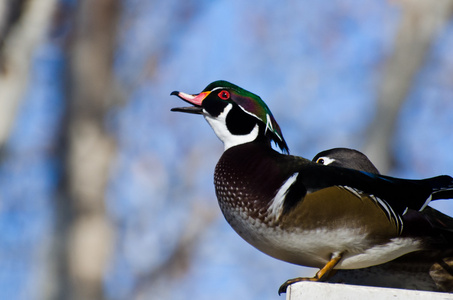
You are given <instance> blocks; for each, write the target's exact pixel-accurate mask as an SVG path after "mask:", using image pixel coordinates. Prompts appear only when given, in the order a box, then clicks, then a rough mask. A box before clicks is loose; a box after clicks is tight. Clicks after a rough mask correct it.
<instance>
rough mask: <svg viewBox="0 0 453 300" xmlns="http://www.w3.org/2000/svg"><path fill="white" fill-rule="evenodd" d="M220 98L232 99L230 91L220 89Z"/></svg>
mask: <svg viewBox="0 0 453 300" xmlns="http://www.w3.org/2000/svg"><path fill="white" fill-rule="evenodd" d="M219 98H220V99H222V100H228V99H230V92H228V91H225V90H223V91H220V93H219Z"/></svg>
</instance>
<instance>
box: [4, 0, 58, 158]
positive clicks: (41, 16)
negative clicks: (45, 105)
mask: <svg viewBox="0 0 453 300" xmlns="http://www.w3.org/2000/svg"><path fill="white" fill-rule="evenodd" d="M55 5H56V0H2V1H0V149H4V145H5V143H6V140H7V139H8V137H9V134H10V131H11V127H12V125H13V124H14V120H15V118H16V112H17V109H18V107H19V105H20V103H21V100H22V98H23V92H24V91H26V90H27V89H26V87H27V84H28V76H29V70H30V66H31V60H32V54H33V52H34V50H35V49H36V47H37V46H38V45H39V44H40V43H41V42H42V41H43V40H44V38H45V37H46V34H47V33H48V30H49V26H50V21H51V20H52V14H53V11H54V8H55Z"/></svg>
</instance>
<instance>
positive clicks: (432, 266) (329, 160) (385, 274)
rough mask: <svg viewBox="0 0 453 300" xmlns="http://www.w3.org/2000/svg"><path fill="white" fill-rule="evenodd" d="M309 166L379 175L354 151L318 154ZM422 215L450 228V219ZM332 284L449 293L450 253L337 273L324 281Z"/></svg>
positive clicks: (452, 282) (452, 276) (430, 211)
mask: <svg viewBox="0 0 453 300" xmlns="http://www.w3.org/2000/svg"><path fill="white" fill-rule="evenodd" d="M312 161H313V162H316V163H319V164H322V165H335V166H338V167H343V168H350V169H356V170H359V171H364V172H370V173H376V174H379V171H378V169H377V168H376V167H375V166H374V164H373V163H372V162H371V161H370V160H369V159H368V157H367V156H366V155H365V154H363V153H361V152H359V151H357V150H354V149H348V148H334V149H329V150H325V151H322V152H320V153H318V154H317V155H316V156H315V157H314V158H313V159H312ZM422 214H423V215H424V216H425V217H426V218H427V219H428V220H429V219H436V220H437V221H436V222H440V223H443V224H449V225H446V227H448V228H452V227H453V218H451V217H449V216H447V215H444V214H443V213H441V212H439V211H437V210H435V209H434V208H431V207H429V206H428V207H426V208H425V209H424V210H423V211H422ZM328 282H333V283H340V282H341V283H348V284H356V285H357V284H358V285H369V286H379V287H391V288H404V289H415V290H427V291H436V292H450V293H451V292H453V249H451V248H446V249H440V250H435V249H431V250H429V251H418V252H413V253H409V254H406V255H404V256H401V257H399V258H397V259H395V260H392V261H390V262H387V263H385V264H381V265H377V266H372V267H368V268H363V269H356V270H339V271H338V272H337V273H335V275H333V276H332V277H331V278H329V279H328Z"/></svg>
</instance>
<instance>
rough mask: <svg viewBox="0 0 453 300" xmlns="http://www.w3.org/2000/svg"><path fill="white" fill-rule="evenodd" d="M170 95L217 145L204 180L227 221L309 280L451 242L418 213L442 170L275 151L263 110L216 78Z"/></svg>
mask: <svg viewBox="0 0 453 300" xmlns="http://www.w3.org/2000/svg"><path fill="white" fill-rule="evenodd" d="M172 95H177V96H178V97H180V98H181V99H183V100H184V101H186V102H189V103H191V104H192V105H193V106H192V107H189V108H175V109H173V110H174V111H181V112H189V113H194V114H201V115H203V116H204V117H205V119H206V120H207V121H208V123H209V124H210V125H211V127H212V128H213V129H214V132H215V133H216V134H217V136H218V137H219V138H220V140H222V142H223V143H224V146H225V151H224V153H223V155H222V156H221V158H220V160H219V162H218V163H217V166H216V169H215V173H214V184H215V188H216V195H217V199H218V202H219V205H220V207H221V210H222V212H223V214H224V216H225V218H226V220H227V221H228V222H229V224H230V225H231V226H232V227H233V229H235V230H236V232H237V233H238V234H239V235H241V236H242V237H243V238H244V239H245V240H246V241H247V242H249V243H250V244H251V245H253V246H255V247H256V248H258V249H259V250H261V251H263V252H264V253H267V254H268V255H271V256H273V257H275V258H278V259H281V260H284V261H287V262H290V263H295V264H299V265H304V266H309V267H317V268H320V271H319V272H318V273H317V275H316V276H315V278H313V279H312V280H323V279H325V278H326V276H327V275H328V274H329V272H330V271H331V270H332V269H357V268H365V267H369V266H373V265H377V264H382V263H385V262H388V261H391V260H393V259H396V258H398V257H400V256H402V255H404V254H407V253H411V252H415V251H422V250H429V249H440V248H449V247H452V246H453V244H452V241H453V238H452V235H451V231H450V230H451V228H449V227H447V226H445V224H442V223H439V222H436V220H428V219H427V218H426V217H425V216H424V215H423V214H422V213H421V212H420V211H423V210H424V209H425V208H426V206H427V204H429V202H430V201H432V200H436V199H442V198H451V197H452V196H453V195H452V190H453V179H452V178H451V177H449V176H438V177H433V178H428V179H423V180H405V179H399V178H392V177H388V176H383V175H379V174H375V173H368V172H363V171H358V170H353V169H348V168H342V167H336V166H322V165H319V164H316V163H314V162H311V161H310V160H307V159H304V158H302V157H297V156H291V155H287V154H282V153H279V152H277V151H275V150H273V149H272V147H271V142H274V143H275V144H276V145H277V146H278V147H280V148H281V149H282V150H284V151H285V152H288V147H287V145H286V142H285V140H284V138H283V135H282V133H281V130H280V128H279V126H278V124H277V123H276V121H275V119H274V117H273V116H272V113H271V112H270V110H269V108H268V107H267V106H266V104H265V103H264V102H263V101H262V100H261V98H259V97H258V96H257V95H255V94H252V93H250V92H248V91H245V90H243V89H241V88H240V87H238V86H236V85H233V84H231V83H228V82H225V81H217V82H213V83H211V84H210V85H208V86H207V87H206V88H205V89H204V90H203V91H202V92H201V93H200V94H195V95H190V94H186V93H181V92H173V93H172ZM300 280H307V279H306V278H298V279H294V280H289V281H287V282H286V283H285V284H284V285H282V287H281V288H280V290H279V292H284V291H285V290H286V286H287V285H288V284H291V283H293V282H296V281H300Z"/></svg>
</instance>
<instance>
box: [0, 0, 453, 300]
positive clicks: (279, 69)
mask: <svg viewBox="0 0 453 300" xmlns="http://www.w3.org/2000/svg"><path fill="white" fill-rule="evenodd" d="M452 13H453V1H451V0H436V1H425V0H393V1H384V0H367V1H358V0H332V1H328V2H326V1H313V0H303V1H267V0H265V1H240V0H217V1H208V0H184V1H182V0H167V1H156V0H123V1H120V0H95V1H91V0H4V1H1V2H0V147H1V148H0V299H112V300H120V299H283V297H284V296H282V297H280V298H279V296H278V295H277V289H278V287H279V285H280V284H281V283H283V282H284V281H285V280H286V279H288V278H291V277H296V276H309V275H313V274H314V272H315V270H314V269H309V268H304V267H299V266H293V265H290V264H287V263H285V262H281V261H277V260H275V259H272V258H270V257H268V256H266V255H265V254H262V253H261V252H259V251H258V250H255V249H254V248H253V247H251V246H249V245H248V244H247V243H246V242H244V241H243V240H241V238H240V237H239V236H237V234H236V233H235V232H234V231H233V230H232V229H231V228H230V227H229V225H228V224H227V223H226V221H225V220H224V219H223V217H222V215H221V212H220V210H219V208H218V206H217V201H216V198H215V195H214V186H213V170H214V167H215V164H216V162H217V160H218V158H219V157H220V155H221V154H222V151H223V145H222V144H221V142H220V141H219V140H218V139H217V138H216V137H215V135H214V133H213V132H212V130H211V128H210V127H209V126H208V125H207V124H206V122H205V121H204V120H203V118H201V117H197V116H194V115H184V114H179V113H172V112H170V109H171V108H172V107H175V106H181V104H182V102H181V101H180V100H179V99H178V98H176V97H171V96H170V92H172V91H174V90H179V91H184V92H188V93H198V92H200V91H201V90H202V89H203V88H204V87H205V86H206V85H207V84H209V83H210V82H212V81H214V80H218V79H224V80H228V81H231V82H233V83H236V84H238V85H239V86H242V87H244V88H246V89H247V90H250V91H252V92H254V93H256V94H258V95H260V96H261V97H262V98H263V99H264V101H266V102H267V104H268V106H269V107H270V109H271V110H272V112H273V114H274V116H275V118H276V119H277V121H278V122H279V124H280V127H281V128H282V130H283V134H284V136H285V138H286V140H287V142H288V144H289V147H290V150H291V153H292V154H295V155H300V156H304V157H307V158H312V157H313V156H314V155H315V154H316V153H317V152H319V151H321V150H325V149H328V148H333V147H349V148H356V149H359V150H362V151H364V152H365V153H366V154H368V155H369V157H370V158H371V159H372V161H373V162H374V163H375V164H376V166H377V167H378V168H379V169H380V170H381V171H382V173H385V174H390V175H394V176H402V177H407V178H423V177H429V176H435V175H439V174H450V175H453V17H452ZM435 205H436V207H438V208H439V209H441V210H442V211H443V212H445V213H447V214H450V215H452V214H453V206H452V205H449V203H448V201H443V202H439V203H436V204H435Z"/></svg>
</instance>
